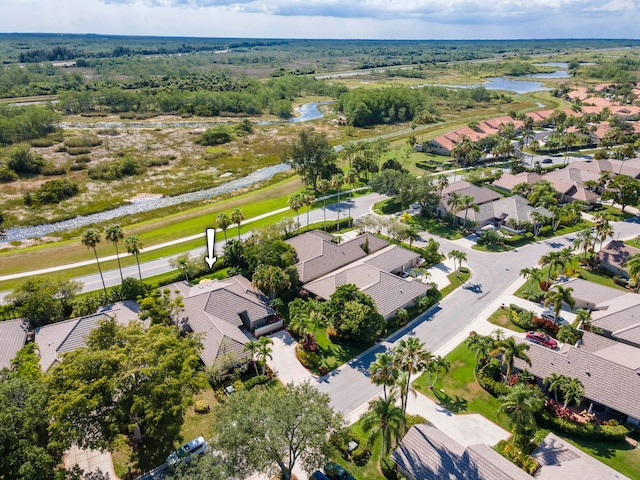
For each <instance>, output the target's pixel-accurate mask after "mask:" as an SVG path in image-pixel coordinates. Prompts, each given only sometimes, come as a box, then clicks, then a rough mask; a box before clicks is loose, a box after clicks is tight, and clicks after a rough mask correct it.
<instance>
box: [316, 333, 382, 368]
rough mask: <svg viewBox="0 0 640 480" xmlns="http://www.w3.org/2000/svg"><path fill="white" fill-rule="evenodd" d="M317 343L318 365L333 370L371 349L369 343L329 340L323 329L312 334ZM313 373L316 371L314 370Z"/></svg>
mask: <svg viewBox="0 0 640 480" xmlns="http://www.w3.org/2000/svg"><path fill="white" fill-rule="evenodd" d="M314 336H315V337H316V340H317V342H318V355H319V356H320V365H322V366H324V367H326V368H327V370H333V369H334V368H337V367H339V366H340V365H342V364H343V363H346V362H348V361H349V360H351V359H352V358H355V357H356V356H358V355H360V354H361V353H362V352H364V351H365V350H366V349H368V348H369V347H371V345H372V344H371V343H355V342H349V341H347V340H331V339H330V338H329V335H327V331H326V330H325V329H318V330H316V331H315V332H314ZM314 370H315V373H318V372H317V369H314Z"/></svg>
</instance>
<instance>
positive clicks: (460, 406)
mask: <svg viewBox="0 0 640 480" xmlns="http://www.w3.org/2000/svg"><path fill="white" fill-rule="evenodd" d="M431 391H432V392H433V395H434V396H435V397H436V399H437V400H438V404H439V405H440V406H441V407H443V408H446V409H447V410H449V411H450V412H451V413H460V412H464V411H466V410H467V404H468V403H469V402H468V401H467V400H466V399H464V398H462V397H459V396H458V395H456V396H455V397H451V396H450V395H448V394H447V393H445V392H443V391H442V390H438V389H435V388H434V389H433V390H431Z"/></svg>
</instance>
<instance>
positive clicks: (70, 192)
mask: <svg viewBox="0 0 640 480" xmlns="http://www.w3.org/2000/svg"><path fill="white" fill-rule="evenodd" d="M78 191H79V188H78V184H77V183H75V182H70V181H69V180H67V179H66V178H65V179H58V180H49V181H48V182H44V183H43V184H42V185H41V186H40V188H39V189H38V191H37V192H36V193H35V194H34V197H35V199H36V201H38V202H39V203H60V202H61V201H62V200H65V199H67V198H71V197H73V196H74V195H76V194H77V193H78Z"/></svg>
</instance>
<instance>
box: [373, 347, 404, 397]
mask: <svg viewBox="0 0 640 480" xmlns="http://www.w3.org/2000/svg"><path fill="white" fill-rule="evenodd" d="M369 378H370V379H371V383H373V384H374V385H382V392H383V395H384V399H385V400H386V399H387V387H392V386H393V385H395V383H396V380H397V379H398V370H397V369H396V368H395V367H394V366H393V355H391V354H390V353H389V352H382V353H377V354H376V359H375V361H373V362H372V363H371V365H369Z"/></svg>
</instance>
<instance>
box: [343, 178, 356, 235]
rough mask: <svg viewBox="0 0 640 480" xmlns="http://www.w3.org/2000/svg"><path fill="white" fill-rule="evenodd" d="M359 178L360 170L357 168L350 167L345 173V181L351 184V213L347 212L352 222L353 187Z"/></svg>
mask: <svg viewBox="0 0 640 480" xmlns="http://www.w3.org/2000/svg"><path fill="white" fill-rule="evenodd" d="M357 179H358V171H357V170H355V169H354V168H350V169H349V170H347V172H346V173H345V174H344V181H345V182H346V183H347V184H349V186H350V187H351V188H350V189H349V213H348V214H347V218H348V219H349V222H351V199H352V198H353V188H354V185H355V183H356V180H357ZM349 226H351V224H349Z"/></svg>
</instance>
